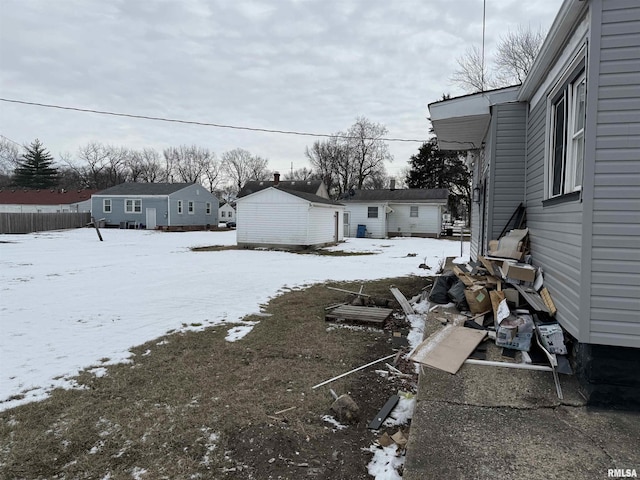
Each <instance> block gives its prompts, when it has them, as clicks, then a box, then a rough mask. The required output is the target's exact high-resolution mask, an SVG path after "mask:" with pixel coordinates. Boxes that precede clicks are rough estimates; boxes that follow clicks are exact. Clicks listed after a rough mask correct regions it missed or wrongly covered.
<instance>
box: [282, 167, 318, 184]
mask: <svg viewBox="0 0 640 480" xmlns="http://www.w3.org/2000/svg"><path fill="white" fill-rule="evenodd" d="M319 177H320V176H319V175H318V174H316V173H315V172H314V171H313V170H312V169H310V168H307V167H302V168H298V169H297V170H293V171H292V172H290V173H286V174H285V175H284V180H299V181H301V182H306V181H307V180H320V178H319Z"/></svg>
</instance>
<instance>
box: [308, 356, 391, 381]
mask: <svg viewBox="0 0 640 480" xmlns="http://www.w3.org/2000/svg"><path fill="white" fill-rule="evenodd" d="M395 356H396V354H395V353H392V354H391V355H387V356H386V357H384V358H380V359H378V360H374V361H373V362H369V363H367V364H366V365H362V366H361V367H358V368H354V369H353V370H349V371H348V372H345V373H343V374H341V375H338V376H337V377H333V378H330V379H329V380H325V381H324V382H322V383H319V384H317V385H314V386H313V387H311V389H312V390H315V389H316V388H318V387H322V386H323V385H326V384H328V383H331V382H334V381H335V380H338V379H339V378H342V377H346V376H347V375H351V374H352V373H355V372H358V371H360V370H363V369H365V368H367V367H370V366H371V365H375V364H376V363H379V362H384V361H385V360H389V359H390V358H391V357H395Z"/></svg>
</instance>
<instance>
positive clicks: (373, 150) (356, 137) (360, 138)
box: [347, 117, 393, 189]
mask: <svg viewBox="0 0 640 480" xmlns="http://www.w3.org/2000/svg"><path fill="white" fill-rule="evenodd" d="M386 134H387V127H385V126H384V125H382V124H380V123H374V122H371V121H370V120H368V119H367V118H365V117H358V118H357V119H356V123H354V124H353V125H352V126H351V128H349V130H348V132H347V136H348V137H349V139H348V145H349V152H350V154H351V156H352V157H353V165H354V172H355V179H354V180H355V182H356V187H357V188H358V189H362V188H363V187H364V186H365V183H366V181H367V180H368V179H370V178H372V177H374V176H380V175H381V174H382V175H384V174H385V173H386V172H385V166H384V164H385V162H391V161H393V156H392V155H391V154H390V153H389V145H387V143H386V142H385V141H384V140H383V138H384V136H385V135H386Z"/></svg>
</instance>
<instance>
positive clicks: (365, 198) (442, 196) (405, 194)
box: [343, 188, 449, 202]
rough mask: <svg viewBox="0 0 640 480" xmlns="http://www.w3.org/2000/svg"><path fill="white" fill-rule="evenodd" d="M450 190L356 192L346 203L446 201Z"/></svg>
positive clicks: (411, 189)
mask: <svg viewBox="0 0 640 480" xmlns="http://www.w3.org/2000/svg"><path fill="white" fill-rule="evenodd" d="M448 197H449V190H447V189H446V188H405V189H398V190H389V189H378V190H355V191H354V194H353V195H350V196H349V197H348V198H344V199H343V201H344V202H371V201H382V202H385V201H390V202H393V201H395V202H410V201H438V200H444V201H446V200H447V198H448Z"/></svg>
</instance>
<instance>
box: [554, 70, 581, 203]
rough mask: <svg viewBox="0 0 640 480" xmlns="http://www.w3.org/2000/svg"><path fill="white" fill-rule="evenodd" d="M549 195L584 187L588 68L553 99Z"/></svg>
mask: <svg viewBox="0 0 640 480" xmlns="http://www.w3.org/2000/svg"><path fill="white" fill-rule="evenodd" d="M550 104H551V111H550V129H549V132H550V138H549V162H548V174H549V182H548V185H549V188H548V195H547V197H548V198H551V197H557V196H559V195H564V194H567V193H571V192H576V191H579V190H580V189H581V188H582V171H583V166H584V125H585V111H586V77H585V72H584V68H582V70H580V71H579V73H578V74H576V75H574V76H573V77H571V78H570V80H569V81H568V82H566V83H564V84H563V85H562V87H561V88H560V89H559V90H556V92H555V94H554V95H553V97H552V98H551V102H550Z"/></svg>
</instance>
